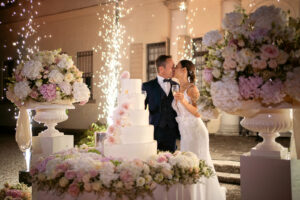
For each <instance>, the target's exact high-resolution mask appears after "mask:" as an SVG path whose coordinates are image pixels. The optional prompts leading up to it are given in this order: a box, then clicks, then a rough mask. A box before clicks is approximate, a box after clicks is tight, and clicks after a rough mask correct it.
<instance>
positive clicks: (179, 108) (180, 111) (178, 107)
mask: <svg viewBox="0 0 300 200" xmlns="http://www.w3.org/2000/svg"><path fill="white" fill-rule="evenodd" d="M183 95H184V99H185V100H186V101H187V102H189V103H190V104H191V103H192V100H191V98H190V97H189V95H188V94H187V89H186V90H185V91H184V92H183ZM172 107H173V109H174V110H175V111H176V112H177V117H194V116H193V114H192V113H190V112H189V111H188V110H187V109H186V108H185V107H184V105H182V103H180V102H178V101H177V100H173V102H172Z"/></svg>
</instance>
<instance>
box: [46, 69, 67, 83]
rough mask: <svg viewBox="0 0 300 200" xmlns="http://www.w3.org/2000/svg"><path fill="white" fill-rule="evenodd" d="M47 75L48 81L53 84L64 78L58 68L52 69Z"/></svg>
mask: <svg viewBox="0 0 300 200" xmlns="http://www.w3.org/2000/svg"><path fill="white" fill-rule="evenodd" d="M48 77H49V82H50V83H55V84H59V83H61V82H63V80H64V75H63V74H62V73H60V72H59V71H58V70H52V71H51V72H50V73H49V75H48Z"/></svg>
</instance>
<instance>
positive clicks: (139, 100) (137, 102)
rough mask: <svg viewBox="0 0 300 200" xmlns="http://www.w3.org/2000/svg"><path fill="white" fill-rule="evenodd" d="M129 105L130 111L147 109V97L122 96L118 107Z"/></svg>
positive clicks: (138, 95)
mask: <svg viewBox="0 0 300 200" xmlns="http://www.w3.org/2000/svg"><path fill="white" fill-rule="evenodd" d="M123 104H129V107H130V109H139V110H143V109H145V95H143V94H141V93H132V94H120V95H119V97H118V105H120V106H122V105H123Z"/></svg>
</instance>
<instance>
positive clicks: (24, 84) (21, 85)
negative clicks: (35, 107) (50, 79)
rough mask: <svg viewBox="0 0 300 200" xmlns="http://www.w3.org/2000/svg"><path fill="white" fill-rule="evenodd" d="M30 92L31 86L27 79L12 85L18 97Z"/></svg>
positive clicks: (23, 97) (23, 96)
mask: <svg viewBox="0 0 300 200" xmlns="http://www.w3.org/2000/svg"><path fill="white" fill-rule="evenodd" d="M30 92H31V88H30V87H29V83H28V81H21V82H17V83H16V84H15V86H14V93H15V95H16V96H17V97H18V98H19V99H22V100H23V99H25V98H26V97H27V96H28V95H29V93H30Z"/></svg>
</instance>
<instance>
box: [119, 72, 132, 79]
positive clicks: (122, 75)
mask: <svg viewBox="0 0 300 200" xmlns="http://www.w3.org/2000/svg"><path fill="white" fill-rule="evenodd" d="M129 78H130V73H129V72H128V71H124V72H123V73H122V74H121V79H129Z"/></svg>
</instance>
